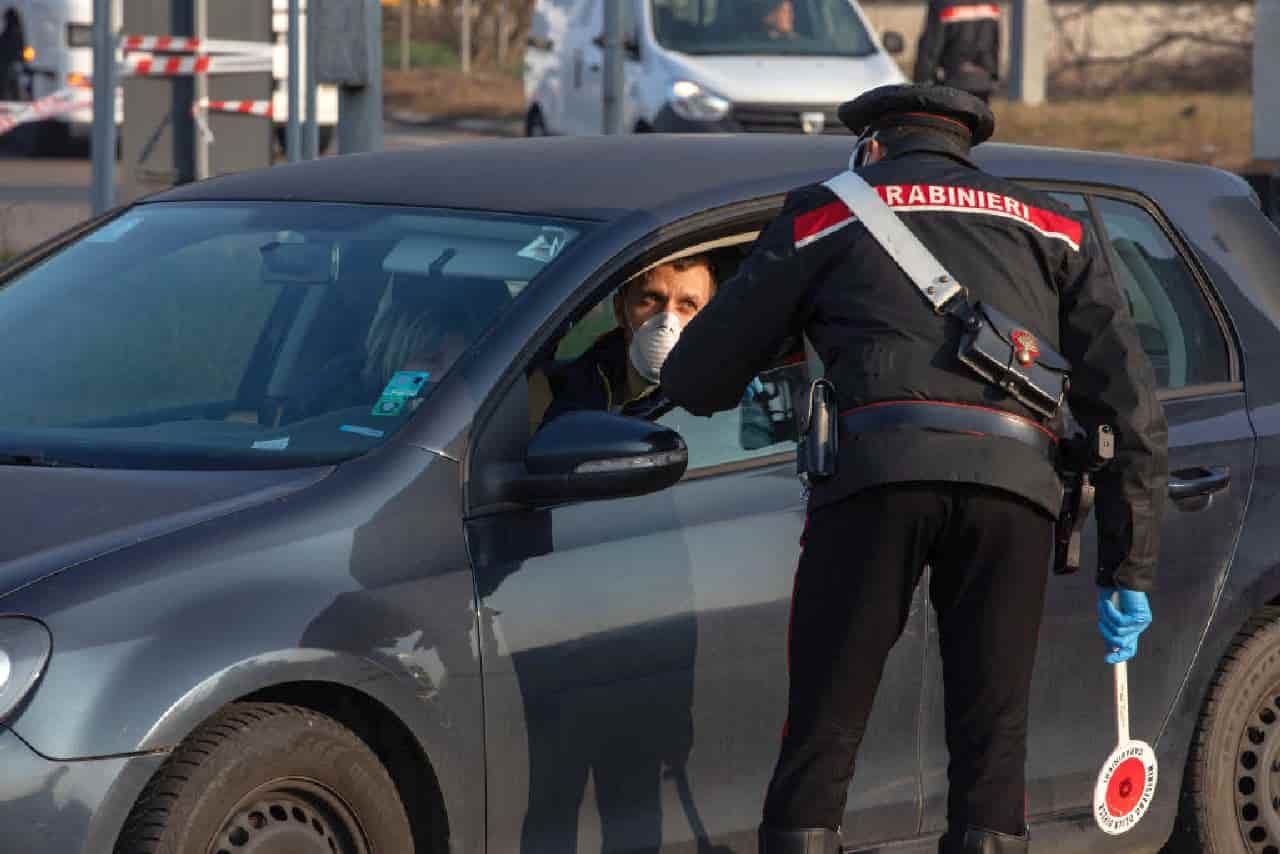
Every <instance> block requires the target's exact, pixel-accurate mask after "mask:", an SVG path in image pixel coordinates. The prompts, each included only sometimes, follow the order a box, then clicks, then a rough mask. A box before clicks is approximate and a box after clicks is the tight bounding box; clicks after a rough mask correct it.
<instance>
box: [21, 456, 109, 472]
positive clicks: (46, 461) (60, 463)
mask: <svg viewBox="0 0 1280 854" xmlns="http://www.w3.org/2000/svg"><path fill="white" fill-rule="evenodd" d="M0 466H27V467H30V468H46V469H91V468H97V466H95V465H93V464H92V463H82V462H78V461H76V460H64V459H60V458H58V457H49V456H45V455H44V454H3V453H0Z"/></svg>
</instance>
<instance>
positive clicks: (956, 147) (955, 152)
mask: <svg viewBox="0 0 1280 854" xmlns="http://www.w3.org/2000/svg"><path fill="white" fill-rule="evenodd" d="M913 137H914V138H913ZM908 154H940V155H942V156H944V157H949V158H951V159H952V160H955V161H958V162H960V163H962V164H964V165H965V166H968V167H969V168H970V169H977V168H978V165H977V164H976V163H974V162H973V160H972V158H970V157H969V147H968V146H967V145H965V144H964V143H963V142H961V141H960V140H956V141H955V142H952V141H951V139H950V137H949V136H946V135H944V134H939V133H930V134H912V135H911V136H910V137H907V138H905V139H902V140H900V141H895V143H894V146H893V149H892V150H891V151H890V152H889V156H888V157H887V158H886V159H887V160H897V159H898V158H899V157H906V156H907V155H908Z"/></svg>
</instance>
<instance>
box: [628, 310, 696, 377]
mask: <svg viewBox="0 0 1280 854" xmlns="http://www.w3.org/2000/svg"><path fill="white" fill-rule="evenodd" d="M683 330H684V324H683V323H681V321H680V316H679V315H678V314H672V313H671V312H666V313H665V314H655V315H654V316H653V317H651V318H649V319H648V320H646V321H645V322H644V323H642V324H640V328H639V329H636V330H635V331H634V332H633V333H632V334H631V348H630V350H629V351H628V355H629V356H630V357H631V364H632V366H634V367H635V369H636V373H638V374H639V375H640V376H641V377H643V378H644V379H646V380H647V381H649V382H651V383H656V382H658V376H659V374H661V373H662V364H663V363H664V362H666V361H667V356H668V355H670V354H671V351H672V349H674V348H675V346H676V342H677V341H679V340H680V333H681V332H682V331H683Z"/></svg>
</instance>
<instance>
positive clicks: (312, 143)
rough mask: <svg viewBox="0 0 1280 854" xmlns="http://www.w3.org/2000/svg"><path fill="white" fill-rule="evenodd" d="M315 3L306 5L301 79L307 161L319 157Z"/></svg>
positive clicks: (304, 146) (304, 152)
mask: <svg viewBox="0 0 1280 854" xmlns="http://www.w3.org/2000/svg"><path fill="white" fill-rule="evenodd" d="M314 6H315V3H314V1H313V2H308V3H307V13H306V14H307V24H306V34H307V40H306V51H305V53H306V55H307V62H306V68H307V70H306V73H305V74H303V75H302V76H303V79H304V80H305V81H306V86H307V123H306V125H304V126H303V128H302V156H303V157H304V158H306V159H307V160H315V159H316V158H317V157H319V156H320V127H319V125H318V124H317V121H318V119H317V116H316V97H317V96H316V88H317V86H316V55H317V51H318V50H319V49H320V47H319V45H318V44H316V42H317V38H316V33H317V32H318V30H319V28H318V27H317V26H316V24H315V20H316V16H315V15H314V14H313V12H314Z"/></svg>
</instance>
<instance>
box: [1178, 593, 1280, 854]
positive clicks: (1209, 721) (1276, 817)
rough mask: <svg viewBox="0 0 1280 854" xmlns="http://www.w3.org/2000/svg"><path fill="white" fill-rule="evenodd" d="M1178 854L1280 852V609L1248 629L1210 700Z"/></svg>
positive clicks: (1186, 791) (1199, 732) (1192, 758)
mask: <svg viewBox="0 0 1280 854" xmlns="http://www.w3.org/2000/svg"><path fill="white" fill-rule="evenodd" d="M1181 817H1182V821H1181V822H1180V824H1181V825H1182V830H1183V832H1184V833H1183V835H1184V836H1186V837H1189V838H1185V839H1181V840H1178V841H1179V842H1181V843H1182V844H1181V845H1175V846H1171V849H1172V850H1184V849H1185V848H1186V847H1187V846H1190V850H1195V851H1199V852H1204V854H1245V852H1247V854H1278V852H1280V608H1277V607H1269V608H1265V609H1263V610H1262V611H1261V612H1260V613H1259V614H1258V615H1257V616H1256V617H1254V618H1253V619H1252V620H1250V621H1249V623H1248V624H1247V625H1246V626H1245V627H1244V629H1242V630H1241V632H1240V633H1239V634H1238V635H1237V636H1236V638H1235V640H1233V641H1232V644H1231V648H1230V650H1229V651H1228V652H1227V655H1226V656H1225V657H1224V659H1223V661H1222V663H1221V665H1219V668H1218V673H1217V675H1216V676H1215V677H1214V680H1213V683H1212V685H1211V686H1210V688H1209V693H1208V696H1207V697H1206V698H1205V703H1204V707H1203V709H1202V711H1201V713H1200V721H1199V723H1198V724H1197V727H1196V733H1195V736H1194V738H1193V740H1192V744H1191V752H1190V755H1189V757H1188V759H1187V774H1186V777H1185V779H1184V782H1183V795H1182V810H1181Z"/></svg>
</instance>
